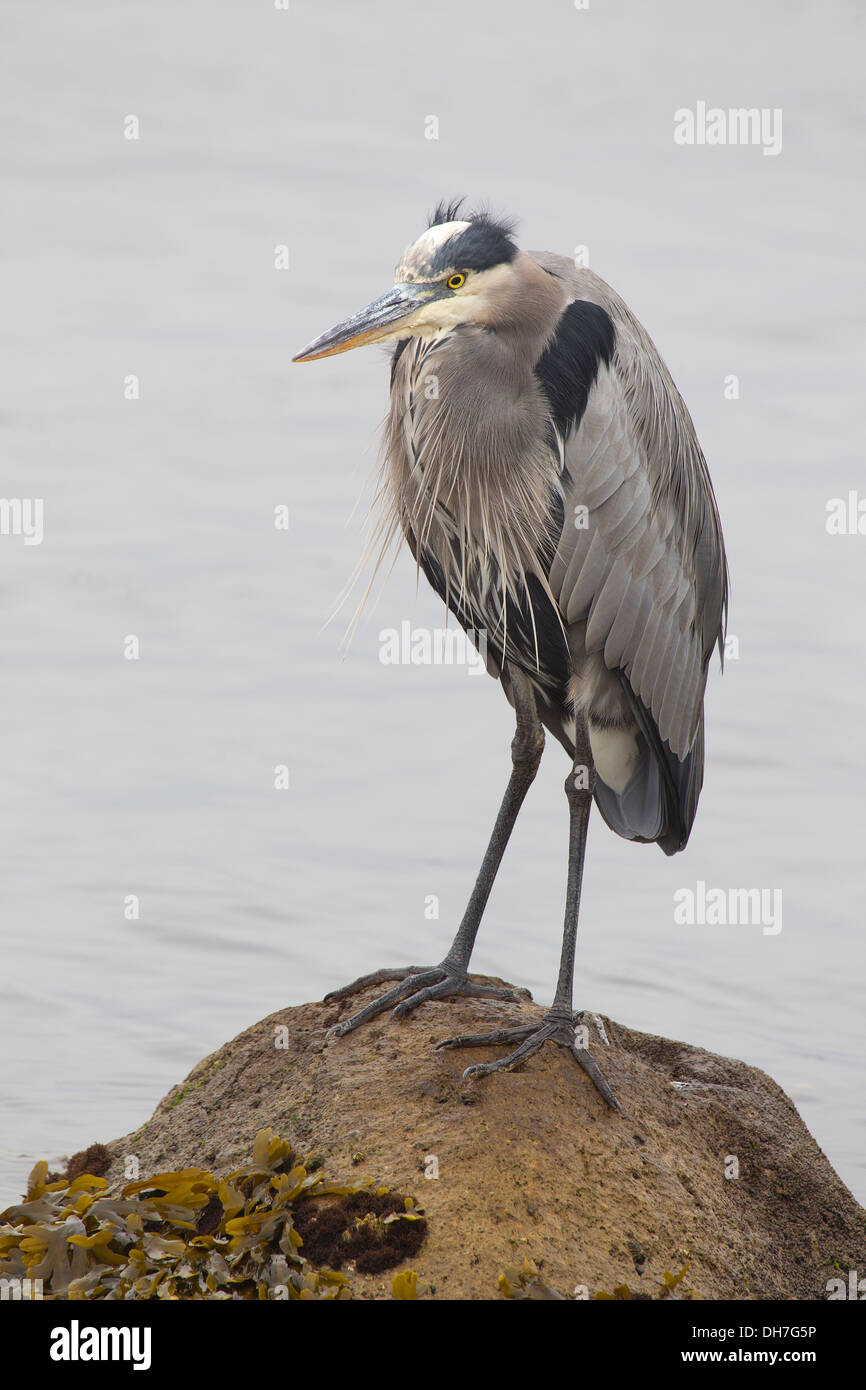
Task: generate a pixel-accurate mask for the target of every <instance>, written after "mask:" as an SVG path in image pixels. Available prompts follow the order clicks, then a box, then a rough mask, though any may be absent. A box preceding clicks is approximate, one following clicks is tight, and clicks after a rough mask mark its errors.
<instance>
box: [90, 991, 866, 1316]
mask: <svg viewBox="0 0 866 1390" xmlns="http://www.w3.org/2000/svg"><path fill="white" fill-rule="evenodd" d="M477 978H482V977H477ZM495 983H500V984H501V983H503V982H502V981H495ZM372 993H373V991H368V992H367V994H366V995H365V996H362V995H358V996H355V998H354V999H352V1000H350V1001H347V1002H346V1003H344V1004H342V1005H340V1006H335V1005H334V1004H323V1003H313V1004H304V1005H301V1006H300V1007H297V1008H289V1009H284V1010H281V1011H279V1012H278V1013H275V1014H271V1016H270V1017H269V1018H265V1019H263V1020H262V1021H261V1022H260V1023H257V1024H255V1025H254V1026H253V1027H252V1028H248V1029H247V1030H246V1031H245V1032H244V1033H241V1034H240V1035H239V1036H238V1037H237V1038H235V1039H234V1040H233V1041H232V1042H229V1043H226V1045H225V1046H224V1047H222V1048H220V1050H219V1051H218V1052H215V1053H213V1054H212V1055H211V1056H209V1057H206V1058H205V1059H204V1060H203V1061H202V1062H200V1063H199V1064H198V1065H197V1066H196V1067H195V1068H194V1069H193V1071H192V1072H190V1074H189V1076H188V1077H187V1078H186V1080H185V1081H184V1082H183V1084H182V1085H181V1086H177V1087H175V1088H173V1090H171V1091H170V1092H169V1093H168V1095H167V1096H166V1097H165V1098H164V1099H163V1100H162V1101H161V1102H160V1104H159V1106H158V1107H157V1109H156V1111H155V1112H154V1115H153V1117H152V1119H151V1120H150V1121H148V1123H147V1124H146V1125H144V1126H143V1127H142V1129H140V1130H139V1131H138V1132H137V1133H135V1134H130V1135H127V1136H126V1137H125V1138H123V1139H119V1140H117V1141H115V1142H114V1143H113V1144H111V1145H110V1146H109V1152H110V1154H111V1159H112V1162H111V1167H110V1169H109V1170H108V1173H107V1176H108V1179H109V1183H110V1184H112V1183H113V1184H114V1185H119V1184H120V1183H122V1182H123V1181H124V1170H123V1160H124V1159H126V1158H127V1157H128V1156H130V1155H135V1156H136V1157H137V1158H138V1161H139V1165H140V1171H141V1174H142V1176H146V1175H148V1174H149V1173H152V1172H156V1171H158V1170H159V1169H160V1168H162V1169H165V1168H167V1167H171V1168H180V1167H186V1166H200V1167H208V1168H212V1169H213V1170H214V1171H218V1172H219V1171H226V1170H228V1169H230V1168H232V1167H233V1166H235V1165H236V1164H237V1163H238V1162H239V1161H243V1160H245V1159H246V1158H247V1157H248V1155H249V1153H250V1150H251V1147H252V1143H253V1140H254V1138H255V1135H256V1132H257V1131H258V1130H259V1129H261V1127H262V1126H263V1125H268V1126H270V1127H272V1128H273V1129H274V1130H276V1131H277V1133H279V1134H280V1135H282V1136H283V1137H284V1138H286V1139H290V1140H291V1141H292V1143H293V1144H294V1145H295V1147H296V1148H297V1149H298V1150H300V1152H301V1153H302V1154H306V1155H310V1156H313V1155H315V1156H316V1162H317V1163H320V1162H321V1161H322V1160H324V1171H325V1173H326V1174H327V1175H328V1177H335V1178H337V1177H340V1178H346V1179H347V1180H348V1181H350V1182H357V1181H358V1179H359V1178H360V1177H363V1176H365V1175H368V1174H369V1175H370V1176H372V1177H373V1178H375V1180H376V1182H377V1183H382V1184H384V1185H387V1186H389V1187H391V1188H393V1189H395V1190H397V1191H399V1192H401V1193H405V1194H410V1195H412V1196H414V1197H415V1198H416V1199H417V1201H418V1203H419V1205H420V1206H422V1207H423V1208H424V1210H425V1212H426V1215H427V1217H428V1235H427V1240H426V1242H425V1244H424V1246H423V1247H422V1249H421V1251H420V1252H419V1253H418V1254H417V1255H416V1256H415V1257H413V1260H412V1267H413V1268H414V1269H415V1270H417V1272H418V1276H419V1292H420V1293H421V1294H422V1296H426V1297H429V1296H432V1297H435V1298H444V1299H473V1300H474V1299H488V1298H496V1297H498V1288H497V1278H498V1276H499V1275H500V1274H501V1273H502V1272H503V1270H504V1269H505V1268H506V1267H514V1266H521V1265H522V1263H523V1260H524V1258H527V1257H528V1258H529V1259H530V1260H532V1261H533V1262H534V1263H535V1265H537V1266H538V1267H539V1269H540V1270H541V1274H542V1277H543V1278H544V1280H545V1281H546V1282H547V1283H548V1284H549V1285H550V1286H552V1287H553V1288H554V1289H557V1290H558V1291H559V1292H561V1293H564V1294H566V1295H569V1296H571V1295H573V1294H574V1292H575V1290H576V1289H577V1288H578V1287H579V1286H583V1288H584V1289H586V1290H588V1292H589V1296H590V1297H592V1296H593V1294H594V1293H595V1292H597V1291H599V1290H604V1291H606V1292H608V1293H612V1292H613V1290H614V1288H615V1287H617V1286H621V1285H623V1284H628V1286H629V1288H630V1290H631V1292H632V1295H639V1294H642V1293H643V1294H657V1292H658V1288H659V1285H660V1284H661V1283H662V1280H663V1276H664V1272H665V1271H666V1270H667V1271H670V1272H671V1273H673V1274H677V1273H679V1271H680V1270H681V1269H682V1267H683V1266H684V1265H686V1264H688V1265H689V1269H688V1272H687V1274H686V1276H685V1277H684V1279H683V1281H682V1284H681V1285H680V1287H679V1288H678V1290H677V1292H678V1293H680V1292H685V1293H686V1294H688V1293H689V1292H690V1291H693V1293H694V1295H695V1296H697V1297H700V1298H702V1299H713V1298H733V1299H753V1298H788V1299H821V1298H825V1297H826V1284H827V1281H828V1279H830V1278H833V1277H836V1276H838V1275H839V1273H840V1271H841V1272H842V1274H843V1277H847V1271H848V1270H851V1269H859V1270H863V1269H866V1212H864V1210H863V1209H862V1208H861V1207H860V1206H858V1204H857V1203H856V1202H855V1201H854V1199H853V1197H852V1196H851V1194H850V1192H849V1191H848V1189H847V1188H846V1187H845V1186H844V1184H843V1183H842V1181H841V1180H840V1179H839V1178H838V1177H837V1175H836V1174H835V1173H834V1171H833V1169H832V1168H831V1166H830V1164H829V1162H828V1161H827V1159H826V1157H825V1156H824V1154H823V1153H822V1151H821V1149H820V1148H819V1147H818V1145H817V1144H816V1143H815V1141H814V1139H813V1138H812V1136H811V1135H810V1134H809V1132H808V1130H807V1129H806V1127H805V1125H804V1124H803V1121H802V1120H801V1119H800V1116H799V1115H798V1114H797V1111H796V1110H795V1108H794V1106H793V1104H792V1103H791V1101H790V1100H789V1099H788V1097H787V1096H786V1095H785V1094H784V1092H783V1091H782V1090H781V1089H780V1088H779V1087H778V1086H777V1085H776V1084H775V1082H774V1081H772V1080H771V1079H770V1078H769V1077H768V1076H767V1075H765V1073H764V1072H761V1071H758V1070H757V1069H756V1068H754V1067H749V1066H746V1065H745V1063H743V1062H738V1061H734V1060H732V1059H731V1058H727V1057H717V1056H714V1055H713V1054H712V1053H709V1052H704V1051H703V1050H702V1049H701V1048H697V1047H690V1046H689V1045H688V1044H686V1043H681V1042H672V1041H670V1040H669V1039H666V1038H657V1037H652V1036H650V1035H648V1034H645V1033H637V1032H634V1031H633V1030H632V1029H630V1028H625V1027H623V1026H622V1025H621V1024H617V1023H614V1022H612V1021H611V1020H610V1019H608V1018H602V1017H600V1016H597V1015H591V1014H587V1015H584V1022H585V1023H587V1025H588V1026H589V1029H590V1037H591V1044H590V1045H591V1050H592V1051H593V1053H594V1055H595V1056H596V1058H597V1060H598V1061H599V1063H600V1064H601V1066H602V1068H603V1070H604V1072H605V1074H606V1076H607V1078H608V1080H609V1081H610V1082H611V1084H612V1086H613V1087H614V1090H615V1091H616V1094H617V1096H618V1098H619V1100H620V1102H621V1104H622V1105H623V1107H624V1110H625V1112H626V1113H625V1115H624V1116H619V1115H616V1114H613V1113H612V1112H611V1111H609V1110H608V1109H607V1107H606V1106H605V1104H604V1102H603V1101H602V1100H601V1098H600V1097H599V1096H598V1094H597V1093H596V1091H595V1090H594V1088H593V1086H592V1084H591V1082H590V1081H589V1079H588V1078H587V1077H586V1076H585V1075H584V1073H583V1072H582V1071H581V1070H580V1068H579V1067H578V1066H577V1064H576V1063H575V1062H574V1061H573V1060H572V1059H571V1058H570V1057H569V1056H568V1054H567V1053H566V1052H565V1051H563V1050H562V1049H561V1048H559V1047H557V1046H555V1045H551V1044H548V1045H547V1046H546V1047H545V1048H544V1049H543V1050H542V1052H541V1053H539V1054H536V1056H534V1057H533V1058H531V1060H530V1061H529V1062H528V1063H527V1064H526V1066H525V1067H524V1068H523V1069H522V1070H518V1071H514V1072H502V1073H498V1074H496V1075H494V1076H490V1077H486V1078H481V1079H478V1080H474V1081H469V1082H465V1081H464V1080H463V1079H462V1072H463V1069H464V1068H465V1067H466V1066H468V1065H469V1064H470V1063H472V1062H474V1061H480V1060H485V1059H490V1058H491V1057H494V1056H496V1055H501V1054H497V1053H496V1052H494V1051H492V1050H490V1049H473V1050H472V1051H464V1050H460V1051H450V1050H445V1051H442V1052H437V1051H436V1050H435V1044H436V1043H437V1042H439V1041H441V1040H442V1039H443V1038H446V1037H449V1036H451V1035H453V1034H455V1033H474V1032H483V1031H485V1030H487V1029H491V1028H493V1027H496V1026H499V1025H500V1024H501V1023H502V1022H503V1021H505V1022H506V1023H507V1022H511V1021H516V1019H517V1018H518V1017H522V1016H525V1015H526V1014H530V1015H532V1016H536V1017H538V1018H540V1017H541V1016H542V1014H543V1012H544V1011H543V1009H541V1008H540V1007H539V1006H537V1005H534V1004H531V1003H521V1004H502V1003H500V1002H499V1001H491V1000H484V999H458V1000H456V1001H449V1002H444V1003H429V1004H425V1005H424V1006H423V1007H422V1008H421V1009H420V1010H419V1012H418V1013H417V1014H415V1015H413V1016H412V1017H410V1018H409V1019H407V1020H404V1021H402V1022H399V1023H397V1022H395V1021H393V1020H392V1019H391V1017H390V1016H389V1015H385V1016H384V1017H383V1018H382V1019H379V1020H375V1021H374V1022H373V1023H371V1024H368V1025H367V1026H366V1027H365V1028H362V1029H360V1030H359V1031H358V1032H356V1033H353V1034H350V1035H349V1036H348V1037H345V1038H339V1039H335V1040H333V1041H330V1042H328V1043H327V1044H326V1043H325V1033H326V1030H327V1028H328V1027H329V1026H330V1025H331V1024H333V1023H334V1022H335V1021H337V1020H338V1019H339V1018H340V1017H341V1016H347V1015H348V1013H349V1012H352V1011H354V1009H355V1008H357V1007H358V1006H359V1000H362V999H363V1000H366V999H367V998H370V997H372ZM603 1038H606V1040H607V1041H606V1042H605V1041H603V1040H602V1039H603ZM276 1044H280V1045H279V1046H278V1045H276ZM737 1170H738V1173H739V1176H737V1177H734V1176H726V1172H728V1173H732V1172H734V1171H737ZM435 1172H438V1177H434V1176H429V1177H428V1176H425V1173H427V1174H433V1173H435ZM352 1286H353V1288H354V1291H355V1295H356V1297H358V1296H360V1297H364V1298H389V1297H390V1296H391V1272H389V1273H388V1274H377V1275H360V1274H357V1273H355V1274H353V1275H352Z"/></svg>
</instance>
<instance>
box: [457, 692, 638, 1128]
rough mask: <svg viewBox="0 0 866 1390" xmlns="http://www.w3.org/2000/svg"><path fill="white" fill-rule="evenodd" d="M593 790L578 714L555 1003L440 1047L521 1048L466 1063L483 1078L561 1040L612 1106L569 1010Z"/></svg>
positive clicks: (585, 738)
mask: <svg viewBox="0 0 866 1390" xmlns="http://www.w3.org/2000/svg"><path fill="white" fill-rule="evenodd" d="M594 788H595V766H594V764H593V761H592V751H591V749H590V746H589V734H588V732H587V728H586V721H585V719H584V717H583V716H582V715H578V719H577V728H576V730H575V747H574V765H573V767H572V770H571V772H570V773H569V776H568V778H567V780H566V783H565V794H566V796H567V798H568V808H569V840H568V889H567V892H566V900H565V926H564V929H563V935H562V956H561V959H560V965H559V978H558V980H557V983H556V993H555V995H554V997H553V1004H552V1005H551V1007H550V1008H549V1009H548V1011H547V1013H546V1014H545V1016H544V1018H543V1019H542V1020H541V1022H540V1023H527V1024H523V1025H522V1026H520V1027H517V1028H498V1029H496V1030H495V1031H494V1032H492V1033H465V1034H463V1035H461V1036H460V1037H456V1038H446V1039H445V1041H444V1042H441V1043H439V1044H438V1046H439V1047H485V1046H488V1045H490V1044H493V1043H509V1042H516V1043H519V1046H518V1047H516V1048H515V1049H514V1051H513V1052H510V1053H509V1054H508V1055H507V1056H506V1057H502V1058H500V1059H499V1060H498V1061H496V1062H481V1063H479V1064H477V1065H476V1066H474V1067H467V1068H466V1071H465V1072H464V1073H463V1075H464V1076H467V1077H469V1076H486V1075H488V1074H489V1073H490V1072H494V1071H503V1070H505V1069H510V1068H511V1067H515V1066H519V1065H520V1063H521V1062H524V1061H526V1059H527V1057H531V1056H532V1055H533V1053H535V1052H538V1051H539V1049H540V1048H541V1047H543V1046H544V1044H545V1043H546V1042H556V1043H559V1044H560V1046H561V1047H565V1048H567V1049H568V1051H569V1052H570V1053H571V1054H572V1056H573V1057H574V1058H575V1060H576V1061H577V1062H579V1063H580V1065H581V1066H582V1067H583V1069H584V1071H585V1072H586V1073H587V1075H588V1076H589V1077H590V1078H591V1079H592V1081H593V1083H594V1085H595V1087H596V1089H597V1090H598V1091H599V1093H600V1094H601V1095H602V1096H603V1097H604V1099H605V1100H606V1101H607V1103H608V1105H609V1106H611V1108H612V1109H614V1110H621V1107H620V1105H619V1102H618V1101H617V1099H616V1097H615V1096H614V1094H613V1092H612V1090H611V1089H610V1086H609V1085H608V1083H607V1081H606V1080H605V1078H604V1076H603V1074H602V1072H601V1069H600V1068H599V1066H598V1063H597V1062H596V1061H595V1058H594V1057H593V1056H592V1054H591V1053H590V1052H589V1050H588V1048H586V1047H584V1046H583V1045H582V1042H580V1041H578V1034H577V1033H576V1031H575V1026H574V1015H573V1013H572V991H573V982H574V953H575V947H576V944H577V923H578V917H579V914H580V890H581V886H582V883H583V862H584V858H585V855H586V835H587V829H588V827H589V813H590V809H591V807H592V796H593V790H594Z"/></svg>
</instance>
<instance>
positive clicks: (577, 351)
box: [535, 299, 616, 436]
mask: <svg viewBox="0 0 866 1390" xmlns="http://www.w3.org/2000/svg"><path fill="white" fill-rule="evenodd" d="M615 342H616V330H615V329H614V326H613V321H612V319H611V317H610V315H609V314H607V313H606V312H605V310H604V309H602V307H601V305H599V304H593V303H591V302H590V300H588V299H575V300H574V302H573V303H571V304H569V306H568V308H567V309H566V310H565V312H564V313H563V315H562V317H561V318H560V320H559V323H558V324H557V326H556V332H555V333H554V335H553V337H552V338H551V340H550V342H549V343H548V345H547V347H546V348H545V349H544V352H543V353H542V354H541V356H540V357H539V359H538V361H537V362H536V364H535V374H536V376H537V377H538V379H539V381H540V382H541V385H542V387H543V389H544V393H545V395H546V396H547V399H548V401H549V402H550V412H551V415H552V416H553V422H554V424H555V425H556V428H557V429H558V430H559V432H560V434H562V435H563V436H564V435H567V434H569V433H570V431H571V430H573V429H574V428H576V426H577V425H579V424H580V421H581V420H582V418H583V412H584V411H585V410H586V403H587V400H588V399H589V393H590V390H591V388H592V385H593V383H594V381H595V379H596V377H597V376H598V369H599V366H600V364H601V363H602V362H604V364H605V365H606V366H608V365H609V364H610V362H611V359H612V358H613V350H614V344H615Z"/></svg>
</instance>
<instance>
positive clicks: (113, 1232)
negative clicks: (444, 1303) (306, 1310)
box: [0, 1129, 426, 1301]
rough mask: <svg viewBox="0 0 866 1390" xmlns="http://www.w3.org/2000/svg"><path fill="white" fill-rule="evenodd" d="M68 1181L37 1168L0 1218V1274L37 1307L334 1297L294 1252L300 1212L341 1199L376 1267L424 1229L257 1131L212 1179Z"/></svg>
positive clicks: (404, 1207)
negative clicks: (38, 1293)
mask: <svg viewBox="0 0 866 1390" xmlns="http://www.w3.org/2000/svg"><path fill="white" fill-rule="evenodd" d="M88 1152H89V1151H88ZM313 1166H315V1168H316V1171H310V1168H311V1167H313ZM68 1173H69V1170H67V1175H66V1176H64V1177H62V1178H56V1175H54V1174H49V1172H48V1164H47V1163H37V1164H36V1166H35V1168H34V1169H33V1172H32V1173H31V1174H30V1179H29V1182H28V1188H27V1195H26V1198H25V1200H24V1201H23V1202H21V1203H19V1204H17V1205H13V1206H11V1207H8V1208H7V1209H6V1210H5V1211H4V1212H2V1213H0V1277H3V1278H7V1279H10V1278H11V1279H15V1278H19V1279H30V1280H41V1281H42V1288H43V1295H42V1296H43V1297H44V1298H46V1299H55V1300H59V1299H64V1300H83V1299H106V1300H112V1299H114V1300H126V1299H194V1300H195V1299H235V1300H237V1299H247V1300H255V1299H259V1300H262V1299H287V1300H290V1301H294V1300H310V1299H328V1300H345V1299H349V1298H351V1297H352V1290H351V1287H350V1284H349V1280H348V1279H347V1277H346V1276H345V1275H344V1274H341V1273H340V1272H339V1270H338V1269H337V1268H331V1267H323V1266H320V1265H318V1264H316V1263H315V1261H314V1259H311V1258H310V1257H309V1256H310V1254H311V1253H312V1252H311V1251H309V1250H307V1251H305V1250H304V1248H303V1247H304V1244H305V1240H304V1237H303V1236H302V1234H301V1229H303V1228H304V1226H305V1225H307V1224H308V1223H309V1219H310V1216H311V1214H313V1213H315V1212H319V1211H320V1210H333V1209H334V1206H335V1205H339V1203H340V1202H341V1201H343V1200H347V1201H351V1202H353V1203H354V1204H355V1205H354V1207H353V1208H352V1213H351V1215H352V1221H353V1223H355V1222H357V1223H358V1224H359V1225H360V1226H361V1227H364V1222H365V1219H366V1221H367V1225H366V1227H365V1231H366V1236H365V1239H364V1241H363V1242H362V1243H363V1245H364V1249H365V1251H367V1252H369V1250H370V1248H371V1240H370V1236H374V1237H376V1239H375V1240H373V1241H372V1245H373V1246H377V1248H378V1253H379V1258H380V1263H379V1264H378V1265H377V1267H378V1268H386V1267H388V1263H390V1264H391V1265H394V1264H396V1263H399V1261H400V1260H401V1259H402V1258H403V1257H404V1256H405V1254H406V1253H407V1249H408V1246H407V1240H406V1237H405V1235H403V1232H405V1231H406V1230H413V1231H415V1232H416V1234H415V1235H414V1236H413V1238H412V1241H411V1242H409V1244H412V1248H414V1249H417V1248H418V1246H420V1244H421V1242H422V1241H423V1238H424V1232H425V1230H426V1223H425V1222H424V1219H423V1217H422V1216H421V1215H420V1214H419V1213H417V1212H415V1210H414V1205H413V1203H412V1199H411V1198H405V1197H402V1196H397V1195H394V1194H389V1193H388V1190H387V1189H386V1188H381V1187H380V1188H378V1189H376V1190H375V1192H373V1191H372V1190H371V1189H372V1188H373V1180H372V1179H367V1180H366V1181H365V1183H363V1184H361V1185H358V1184H352V1185H349V1184H345V1183H340V1182H333V1181H328V1180H327V1179H326V1178H325V1176H324V1173H323V1172H322V1171H321V1170H320V1167H319V1165H305V1164H304V1163H302V1162H300V1161H299V1158H298V1156H297V1154H296V1153H295V1152H294V1151H293V1150H292V1147H291V1145H290V1144H289V1143H288V1142H287V1141H286V1140H284V1139H281V1138H279V1136H278V1135H276V1134H274V1133H273V1131H272V1130H269V1129H262V1130H260V1131H259V1133H258V1135H257V1136H256V1139H255V1143H254V1145H253V1151H252V1156H251V1162H250V1164H249V1166H247V1167H244V1168H239V1169H237V1170H235V1171H234V1172H231V1173H229V1174H227V1175H226V1176H223V1177H219V1176H216V1175H214V1174H213V1173H211V1172H210V1171H209V1170H207V1169H205V1168H184V1169H181V1170H179V1171H176V1172H175V1171H172V1172H160V1173H154V1174H152V1175H151V1176H150V1177H148V1178H143V1179H141V1180H140V1181H137V1182H131V1183H127V1184H126V1186H124V1187H123V1188H122V1189H121V1191H120V1193H119V1194H113V1193H110V1192H109V1191H108V1190H107V1189H108V1184H107V1182H106V1179H105V1178H104V1177H101V1176H99V1175H97V1174H92V1173H79V1174H78V1175H77V1176H75V1177H74V1178H73V1179H72V1180H70V1177H69V1176H68ZM52 1179H55V1180H52ZM323 1198H325V1199H332V1200H331V1201H330V1202H327V1201H326V1202H325V1203H322V1201H321V1199H323ZM386 1198H387V1200H385V1199H386ZM385 1213H386V1214H385ZM344 1224H345V1223H344ZM379 1228H381V1231H380V1229H379ZM398 1230H399V1231H400V1233H401V1238H400V1239H399V1240H397V1239H394V1236H395V1235H396V1232H397V1231H398ZM386 1247H388V1252H387V1253H388V1254H389V1256H390V1258H389V1259H386V1262H385V1263H381V1260H382V1259H383V1258H385V1257H386ZM374 1253H375V1251H374ZM347 1259H352V1252H348V1254H347V1253H343V1260H342V1261H341V1262H345V1261H346V1260H347ZM356 1265H357V1267H358V1268H360V1267H361V1260H360V1259H358V1260H357V1261H356ZM409 1274H411V1272H409ZM409 1274H407V1275H406V1276H405V1278H406V1279H409ZM398 1277H399V1276H398ZM402 1287H403V1286H402V1285H401V1288H402ZM412 1296H413V1295H412V1294H411V1293H408V1292H401V1293H399V1294H395V1297H400V1298H406V1297H412ZM415 1296H417V1295H415Z"/></svg>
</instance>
